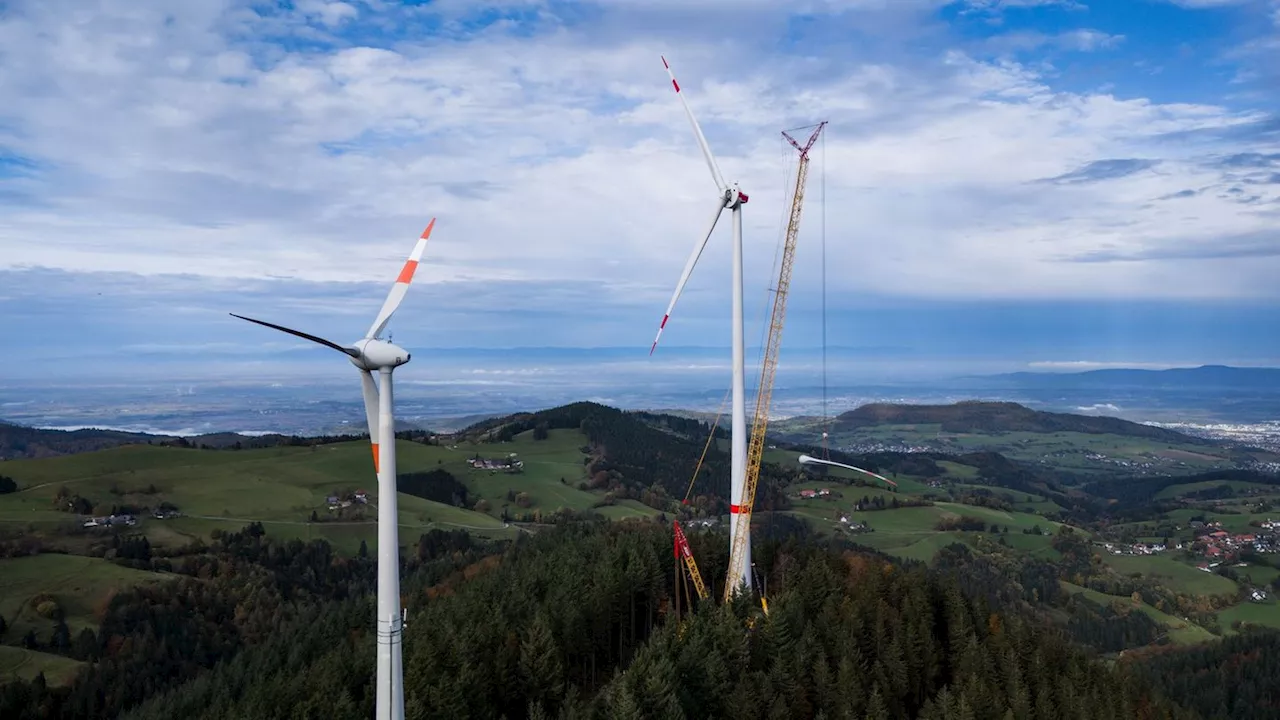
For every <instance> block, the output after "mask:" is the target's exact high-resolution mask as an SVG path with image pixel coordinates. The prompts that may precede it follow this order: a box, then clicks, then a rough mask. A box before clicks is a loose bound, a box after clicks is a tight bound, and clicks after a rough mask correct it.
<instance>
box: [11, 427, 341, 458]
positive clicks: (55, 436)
mask: <svg viewBox="0 0 1280 720" xmlns="http://www.w3.org/2000/svg"><path fill="white" fill-rule="evenodd" d="M342 437H350V436H339V435H334V436H325V437H324V440H325V441H326V442H336V441H337V440H339V439H341V438H342ZM308 440H309V441H311V442H315V438H301V437H297V436H292V435H279V434H274V433H273V434H269V435H254V436H248V435H240V434H237V433H233V432H220V433H209V434H206V435H195V436H192V437H178V436H176V435H158V434H150V433H140V432H126V431H123V430H102V429H98V428H83V429H80V430H50V429H46V428H33V427H28V426H26V425H17V424H14V423H8V422H4V421H3V420H0V460H17V459H20V458H45V457H56V456H58V455H73V454H76V453H83V452H93V451H95V450H106V449H108V448H113V447H119V446H121V445H137V444H143V445H146V444H151V445H177V446H182V447H201V446H203V447H210V448H231V447H235V446H236V445H237V444H238V445H239V446H240V447H242V448H259V447H273V446H276V445H290V444H299V443H303V442H306V441H308Z"/></svg>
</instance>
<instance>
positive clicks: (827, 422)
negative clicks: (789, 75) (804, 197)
mask: <svg viewBox="0 0 1280 720" xmlns="http://www.w3.org/2000/svg"><path fill="white" fill-rule="evenodd" d="M829 134H830V132H829V131H828V132H826V133H823V135H822V179H821V182H822V459H823V460H830V459H831V452H830V449H829V444H828V443H829V440H828V434H829V433H830V432H831V416H830V415H829V414H828V413H827V135H829Z"/></svg>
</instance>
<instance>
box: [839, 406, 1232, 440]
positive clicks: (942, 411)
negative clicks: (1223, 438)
mask: <svg viewBox="0 0 1280 720" xmlns="http://www.w3.org/2000/svg"><path fill="white" fill-rule="evenodd" d="M932 424H936V425H939V426H940V429H941V431H942V432H951V433H975V432H977V433H993V432H1031V433H1055V432H1076V433H1087V434H1091V435H1120V436H1122V437H1135V438H1148V439H1151V440H1158V441H1161V442H1170V443H1186V444H1191V445H1196V444H1200V445H1213V444H1214V443H1212V442H1211V441H1208V440H1205V439H1203V438H1197V437H1192V436H1190V435H1184V434H1183V433H1180V432H1176V431H1173V430H1167V429H1165V428H1159V427H1153V426H1150V425H1143V424H1141V423H1135V422H1130V421H1128V420H1121V419H1120V418H1114V417H1100V416H1093V415H1074V414H1071V413H1056V412H1045V411H1043V410H1032V409H1031V408H1029V407H1026V406H1024V405H1019V404H1018V403H1012V402H985V401H980V400H967V401H962V402H958V403H955V404H952V405H897V404H890V403H872V404H869V405H863V406H861V407H859V408H857V409H855V410H850V411H849V412H846V413H842V414H841V415H839V416H838V417H837V418H836V421H835V425H834V427H835V429H836V430H837V431H840V430H856V429H859V428H865V427H872V426H876V425H932Z"/></svg>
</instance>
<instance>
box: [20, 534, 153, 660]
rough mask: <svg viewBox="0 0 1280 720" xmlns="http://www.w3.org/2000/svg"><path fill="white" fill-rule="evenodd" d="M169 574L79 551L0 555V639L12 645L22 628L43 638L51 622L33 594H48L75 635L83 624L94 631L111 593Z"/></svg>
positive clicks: (49, 632)
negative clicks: (2, 626) (1, 622)
mask: <svg viewBox="0 0 1280 720" xmlns="http://www.w3.org/2000/svg"><path fill="white" fill-rule="evenodd" d="M174 577H177V576H174V575H165V574H161V573H153V572H147V571H143V570H134V569H132V568H126V567H121V566H119V565H116V564H115V563H112V562H110V561H109V560H104V559H102V558H93V557H83V556H79V555H60V554H53V553H44V554H41V555H33V556H28V557H19V558H5V559H0V578H3V582H0V616H3V617H4V619H5V623H6V624H7V625H8V629H7V630H6V631H5V633H4V635H3V636H0V642H5V643H10V644H13V643H18V642H20V641H21V640H22V637H23V636H24V635H26V634H27V632H28V631H35V633H36V636H37V638H39V639H40V640H41V641H42V642H43V641H48V639H49V636H50V634H51V633H52V632H53V626H54V621H53V620H52V619H51V618H48V617H44V616H42V615H41V614H40V613H39V612H38V611H37V608H36V607H35V606H33V603H32V599H34V598H37V597H39V596H44V595H47V596H49V597H50V598H52V600H53V601H54V602H56V603H57V604H58V606H59V607H61V608H62V611H63V613H65V617H66V621H67V627H68V628H70V630H71V636H72V638H75V636H76V635H77V634H79V632H80V631H81V630H83V629H84V628H90V629H93V630H96V629H97V627H98V621H97V618H96V613H97V612H98V611H99V610H100V609H101V606H102V605H103V604H104V603H106V602H107V601H108V600H110V598H111V596H112V595H113V594H115V593H116V592H117V591H119V590H123V589H126V588H130V587H134V586H136V585H142V584H149V583H158V582H167V581H169V580H171V579H172V578H174Z"/></svg>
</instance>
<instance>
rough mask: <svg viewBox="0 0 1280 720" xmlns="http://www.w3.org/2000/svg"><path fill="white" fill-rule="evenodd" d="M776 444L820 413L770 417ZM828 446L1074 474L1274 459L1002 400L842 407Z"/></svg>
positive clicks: (807, 435) (800, 436) (812, 423)
mask: <svg viewBox="0 0 1280 720" xmlns="http://www.w3.org/2000/svg"><path fill="white" fill-rule="evenodd" d="M770 430H771V434H772V436H774V437H776V438H777V439H778V440H779V441H781V442H791V443H806V444H815V443H816V442H817V441H818V439H819V438H820V436H821V433H822V431H823V423H822V421H821V419H819V418H812V417H795V418H789V419H786V420H781V421H776V422H771V423H770ZM830 433H831V440H830V442H831V444H832V446H833V447H838V448H841V449H843V450H845V451H848V452H854V453H867V452H876V451H886V450H888V451H899V452H908V451H909V452H941V453H949V454H963V453H972V452H997V453H1001V454H1003V455H1005V456H1007V457H1009V458H1011V459H1014V460H1019V461H1022V462H1024V463H1028V464H1034V465H1037V466H1041V467H1046V468H1052V469H1054V470H1056V471H1060V472H1064V473H1072V474H1077V475H1090V476H1100V475H1103V476H1105V475H1112V476H1115V475H1134V474H1146V475H1156V474H1187V473H1192V472H1196V471H1205V470H1212V469H1220V468H1234V467H1242V466H1248V465H1250V464H1253V463H1256V462H1273V461H1276V460H1280V455H1277V454H1275V453H1271V452H1268V451H1263V450H1250V449H1245V448H1237V447H1231V446H1227V445H1224V444H1222V443H1218V442H1216V441H1213V440H1208V439H1204V438H1198V437H1192V436H1189V435H1184V434H1182V433H1179V432H1175V431H1173V430H1168V429H1165V428H1159V427H1153V426H1148V425H1142V424H1140V423H1134V422H1129V421H1127V420H1121V419H1118V418H1111V417H1098V416H1091V415H1090V416H1086V415H1073V414H1069V413H1051V412H1042V411H1038V410H1032V409H1030V408H1027V407H1024V406H1022V405H1018V404H1017V403H1008V402H978V401H966V402H959V403H955V404H952V405H896V404H884V403H876V404H870V405H863V406H861V407H859V408H857V409H855V410H851V411H849V412H846V413H843V414H842V415H840V416H838V417H837V418H835V419H834V421H833V423H832V424H831V429H830Z"/></svg>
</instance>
